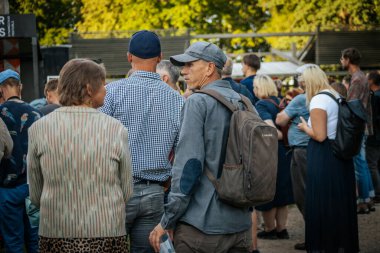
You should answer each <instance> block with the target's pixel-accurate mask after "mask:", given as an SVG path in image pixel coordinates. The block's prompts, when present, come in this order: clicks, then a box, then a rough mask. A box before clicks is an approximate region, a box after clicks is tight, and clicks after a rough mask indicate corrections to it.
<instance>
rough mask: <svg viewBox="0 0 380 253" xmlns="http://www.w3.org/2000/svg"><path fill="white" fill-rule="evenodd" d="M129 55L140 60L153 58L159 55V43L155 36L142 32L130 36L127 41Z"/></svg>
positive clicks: (149, 32)
mask: <svg viewBox="0 0 380 253" xmlns="http://www.w3.org/2000/svg"><path fill="white" fill-rule="evenodd" d="M128 51H129V53H130V54H133V55H134V56H137V57H139V58H142V59H149V58H154V57H157V56H160V55H161V43H160V39H159V38H158V36H157V34H155V33H154V32H151V31H147V30H142V31H138V32H136V33H135V34H133V35H132V38H131V40H130V41H129V49H128Z"/></svg>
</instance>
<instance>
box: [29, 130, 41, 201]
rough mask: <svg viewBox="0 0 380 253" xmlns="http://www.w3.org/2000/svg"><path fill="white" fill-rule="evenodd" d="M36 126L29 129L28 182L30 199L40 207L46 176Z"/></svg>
mask: <svg viewBox="0 0 380 253" xmlns="http://www.w3.org/2000/svg"><path fill="white" fill-rule="evenodd" d="M35 128H36V126H32V127H31V128H29V130H28V136H29V141H28V155H27V164H28V183H29V197H30V201H31V202H32V204H33V205H35V206H36V207H37V208H39V207H40V200H41V195H42V189H43V186H44V177H43V175H42V171H41V165H40V159H39V155H38V150H37V143H36V141H37V136H36V133H37V132H38V131H37V129H35Z"/></svg>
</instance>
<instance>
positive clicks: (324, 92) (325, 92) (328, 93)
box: [317, 91, 339, 105]
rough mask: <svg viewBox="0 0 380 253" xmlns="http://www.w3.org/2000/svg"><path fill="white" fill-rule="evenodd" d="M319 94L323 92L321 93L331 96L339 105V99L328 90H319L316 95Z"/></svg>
mask: <svg viewBox="0 0 380 253" xmlns="http://www.w3.org/2000/svg"><path fill="white" fill-rule="evenodd" d="M319 94H323V95H327V96H329V97H330V98H332V99H333V100H334V101H335V102H336V103H337V104H338V105H339V100H338V99H337V98H336V97H335V96H334V95H333V94H331V93H330V92H327V91H321V92H319V93H318V94H317V95H319Z"/></svg>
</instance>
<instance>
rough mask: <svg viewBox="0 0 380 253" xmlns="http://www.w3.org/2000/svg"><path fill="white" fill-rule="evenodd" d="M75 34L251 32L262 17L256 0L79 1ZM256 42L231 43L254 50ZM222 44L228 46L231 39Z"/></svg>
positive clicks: (240, 41)
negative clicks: (108, 32)
mask: <svg viewBox="0 0 380 253" xmlns="http://www.w3.org/2000/svg"><path fill="white" fill-rule="evenodd" d="M82 2H83V8H82V11H81V14H82V18H83V19H82V21H81V22H79V23H78V31H79V32H84V33H91V32H99V31H118V30H132V31H133V30H140V29H179V30H181V31H184V29H190V30H191V32H192V33H193V34H202V33H240V32H253V31H256V30H258V29H259V28H261V27H262V25H263V24H264V22H265V16H266V15H265V14H264V13H263V12H262V8H261V7H258V5H257V3H258V0H245V1H237V0H229V1H226V0H161V1H157V0H145V1H141V0H140V1H135V0H98V1H92V0H82ZM255 42H256V45H257V41H256V40H252V39H248V40H247V39H245V40H242V39H240V40H237V41H232V43H233V44H234V45H233V46H234V47H236V48H237V47H247V46H250V47H253V46H255ZM221 43H222V44H223V43H224V44H225V45H231V40H228V41H226V40H224V41H221Z"/></svg>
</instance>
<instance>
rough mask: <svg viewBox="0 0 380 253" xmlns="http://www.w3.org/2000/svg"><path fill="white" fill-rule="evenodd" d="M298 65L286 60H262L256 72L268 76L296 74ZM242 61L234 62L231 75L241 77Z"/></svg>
mask: <svg viewBox="0 0 380 253" xmlns="http://www.w3.org/2000/svg"><path fill="white" fill-rule="evenodd" d="M298 67H299V66H298V65H296V64H294V63H291V62H288V61H284V62H262V63H261V67H260V69H259V71H258V72H257V73H258V74H265V75H269V76H292V75H297V73H298V72H297V71H296V69H297V68H298ZM241 69H242V63H234V65H233V69H232V77H234V78H236V77H243V72H242V70H241Z"/></svg>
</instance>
